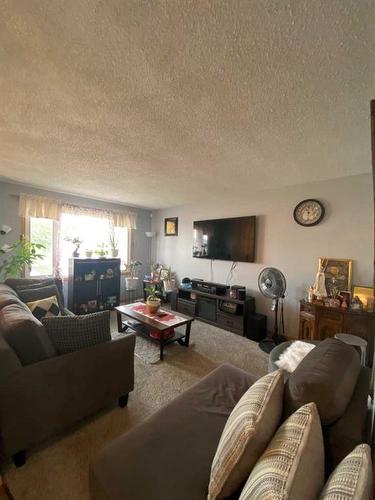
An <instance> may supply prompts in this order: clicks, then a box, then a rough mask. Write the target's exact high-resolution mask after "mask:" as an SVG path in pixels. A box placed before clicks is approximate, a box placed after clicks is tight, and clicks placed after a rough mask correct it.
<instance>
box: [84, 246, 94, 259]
mask: <svg viewBox="0 0 375 500" xmlns="http://www.w3.org/2000/svg"><path fill="white" fill-rule="evenodd" d="M92 253H93V252H92V250H91V248H86V250H85V254H86V257H87V258H88V259H91V257H92Z"/></svg>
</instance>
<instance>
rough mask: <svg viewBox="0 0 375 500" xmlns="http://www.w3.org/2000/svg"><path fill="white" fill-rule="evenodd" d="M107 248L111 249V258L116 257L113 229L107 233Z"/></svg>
mask: <svg viewBox="0 0 375 500" xmlns="http://www.w3.org/2000/svg"><path fill="white" fill-rule="evenodd" d="M109 246H110V248H111V256H112V257H118V238H117V236H116V233H115V228H114V227H112V228H111V230H110V231H109Z"/></svg>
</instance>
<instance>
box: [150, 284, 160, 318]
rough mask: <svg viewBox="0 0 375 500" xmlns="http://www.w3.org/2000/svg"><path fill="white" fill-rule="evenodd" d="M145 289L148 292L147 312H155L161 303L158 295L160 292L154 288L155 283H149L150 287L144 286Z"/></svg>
mask: <svg viewBox="0 0 375 500" xmlns="http://www.w3.org/2000/svg"><path fill="white" fill-rule="evenodd" d="M146 291H147V292H148V296H147V300H146V304H147V309H148V312H149V313H150V314H156V313H157V312H158V309H159V307H160V304H161V300H160V299H159V297H158V295H160V292H159V291H158V290H157V289H156V286H155V285H151V286H150V287H148V288H146Z"/></svg>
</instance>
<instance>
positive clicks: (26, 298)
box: [17, 285, 64, 313]
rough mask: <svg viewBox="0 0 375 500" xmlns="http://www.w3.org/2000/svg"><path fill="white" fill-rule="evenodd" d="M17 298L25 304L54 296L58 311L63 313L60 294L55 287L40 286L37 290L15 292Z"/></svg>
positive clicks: (29, 289) (27, 289)
mask: <svg viewBox="0 0 375 500" xmlns="http://www.w3.org/2000/svg"><path fill="white" fill-rule="evenodd" d="M17 294H18V297H19V298H20V299H21V300H22V302H25V304H27V303H28V302H34V301H36V300H41V299H47V298H48V297H51V296H52V295H55V296H56V298H57V302H58V304H59V308H60V311H61V312H62V313H63V311H64V304H63V302H62V300H61V296H60V292H59V290H58V289H57V286H56V285H48V286H41V287H37V288H29V287H27V288H25V289H18V290H17Z"/></svg>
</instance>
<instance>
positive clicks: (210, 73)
mask: <svg viewBox="0 0 375 500" xmlns="http://www.w3.org/2000/svg"><path fill="white" fill-rule="evenodd" d="M374 26H375V2H374V1H373V0H368V1H366V0H289V1H286V0H285V1H284V0H274V1H271V0H267V1H266V0H263V1H262V0H252V1H251V0H222V1H219V0H211V1H209V0H197V1H191V0H144V1H142V0H106V1H105V2H103V1H101V0H68V1H64V2H62V1H61V0H48V1H47V0H45V1H40V0H3V1H2V2H1V6H0V65H1V67H0V175H2V176H3V177H5V178H8V179H10V180H13V181H17V182H24V183H27V184H32V185H37V186H40V187H43V188H49V189H52V190H61V191H65V192H70V193H73V194H81V195H84V196H94V197H95V198H102V199H108V200H111V201H117V202H121V203H131V204H135V205H141V206H146V207H154V208H158V207H165V206H173V205H178V204H184V203H189V202H195V201H197V200H199V199H200V197H202V196H205V197H209V198H210V197H214V196H215V197H216V196H217V195H218V194H220V195H221V196H223V199H225V200H228V201H230V200H231V199H233V200H235V199H236V198H237V197H239V196H247V195H248V193H249V192H250V191H252V190H259V189H263V188H277V187H281V186H287V185H292V184H299V183H305V182H310V181H317V180H322V179H328V178H336V177H342V176H348V175H354V174H360V173H364V172H369V171H370V169H371V160H370V157H371V155H370V139H369V101H370V99H371V98H375V76H374V75H375V28H374ZM318 194H319V193H317V195H318Z"/></svg>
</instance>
